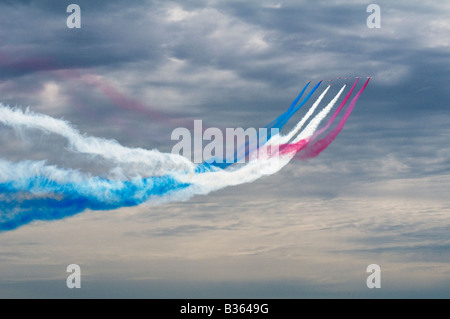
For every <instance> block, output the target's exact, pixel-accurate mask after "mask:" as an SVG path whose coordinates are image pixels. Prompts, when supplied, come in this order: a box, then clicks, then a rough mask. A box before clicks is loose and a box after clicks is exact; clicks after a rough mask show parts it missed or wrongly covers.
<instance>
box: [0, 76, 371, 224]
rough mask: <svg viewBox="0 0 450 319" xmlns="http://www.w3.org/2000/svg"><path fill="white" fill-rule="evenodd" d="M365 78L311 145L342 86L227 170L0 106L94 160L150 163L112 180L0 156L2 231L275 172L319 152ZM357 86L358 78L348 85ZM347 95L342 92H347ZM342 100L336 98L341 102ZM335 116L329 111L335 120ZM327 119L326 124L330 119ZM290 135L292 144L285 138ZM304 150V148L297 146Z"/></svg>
mask: <svg viewBox="0 0 450 319" xmlns="http://www.w3.org/2000/svg"><path fill="white" fill-rule="evenodd" d="M368 82H369V81H367V82H366V83H365V85H364V86H363V88H362V89H361V90H360V91H359V92H358V94H357V95H356V96H355V97H354V98H353V100H352V101H351V103H350V106H349V108H348V109H347V111H346V113H345V115H344V118H343V119H342V120H341V122H340V123H339V125H338V126H337V127H336V128H335V129H334V130H333V131H331V132H330V133H329V134H328V135H327V137H326V138H324V139H322V140H320V141H319V142H316V143H315V144H312V145H311V141H313V138H312V137H313V136H315V134H314V133H315V132H316V131H317V128H318V126H319V124H320V122H321V121H322V120H323V119H324V118H325V117H326V116H327V114H328V113H329V112H330V111H331V109H332V108H333V106H334V104H335V103H336V102H337V100H338V99H339V97H340V95H341V94H342V92H343V91H344V89H345V85H344V86H343V87H342V88H341V89H340V90H339V92H338V93H337V94H336V96H335V97H334V98H333V99H332V100H331V101H330V102H329V104H328V105H327V106H326V107H325V108H324V109H322V110H321V111H320V112H318V114H316V115H315V116H314V117H313V118H312V119H311V121H310V122H309V123H308V125H307V126H306V127H305V129H303V130H301V128H302V127H303V125H304V124H305V123H306V121H308V120H309V118H310V117H311V116H312V114H313V113H314V111H315V109H316V108H317V107H318V105H319V104H320V102H321V101H322V100H323V98H324V96H325V95H326V93H327V92H328V90H329V86H328V87H327V88H326V89H325V90H324V92H322V94H321V95H320V96H319V98H318V99H317V100H316V102H315V103H314V104H313V106H312V107H311V109H310V110H309V111H308V112H307V114H306V115H305V116H304V117H303V118H302V119H301V120H300V121H299V122H298V123H297V125H295V127H294V128H293V129H292V130H291V131H290V132H289V133H288V134H286V135H281V134H277V135H274V136H271V139H270V140H269V142H268V143H266V145H263V146H262V147H260V148H261V149H260V150H257V151H258V152H259V151H261V154H263V155H262V156H256V157H254V156H249V162H248V163H246V164H245V165H241V166H239V167H237V166H229V167H227V168H225V169H223V168H219V167H215V166H213V165H208V164H200V165H195V164H194V163H191V162H190V161H188V160H187V159H185V158H184V157H182V156H180V155H174V154H166V153H161V152H159V151H157V150H146V149H140V148H127V147H125V146H122V145H120V144H119V143H118V142H117V141H114V140H106V139H101V138H96V137H87V136H85V135H82V134H80V133H79V132H78V131H77V130H75V129H74V128H72V127H71V126H70V124H69V123H68V122H65V121H62V120H57V119H54V118H51V117H49V116H46V115H41V114H36V113H33V112H30V111H29V110H26V111H25V112H23V111H21V110H19V109H11V108H9V107H6V106H3V105H0V123H3V124H5V125H8V126H10V127H12V128H14V129H18V128H28V129H38V130H42V131H45V132H51V133H53V134H58V135H60V136H62V137H64V138H66V139H67V141H68V143H69V150H70V151H72V152H74V153H75V152H76V153H83V154H86V155H88V156H98V157H100V160H103V161H111V162H113V163H115V164H116V165H117V166H118V167H122V166H121V165H125V166H126V164H127V163H129V162H135V163H140V164H142V165H143V166H144V167H146V168H148V169H149V173H148V175H144V176H143V175H141V174H139V173H138V172H137V171H133V170H132V171H131V172H130V174H133V176H132V177H131V178H124V179H118V178H108V177H99V176H92V175H91V174H87V173H82V172H79V171H76V170H71V169H65V168H59V167H56V166H51V165H46V164H45V162H33V161H22V162H18V163H11V162H8V161H4V160H1V159H0V232H1V231H7V230H12V229H15V228H18V227H20V226H23V225H26V224H28V223H30V222H33V221H35V220H56V219H61V218H65V217H68V216H72V215H75V214H77V213H80V212H82V211H84V210H86V209H90V210H111V209H116V208H120V207H130V206H136V205H140V204H143V203H149V204H159V203H163V202H168V201H174V200H187V199H189V198H190V197H192V196H194V195H201V194H203V195H204V194H208V193H210V192H212V191H216V190H218V189H221V188H224V187H228V186H233V185H239V184H243V183H251V182H253V181H255V180H257V179H259V178H261V177H263V176H268V175H272V174H275V173H276V172H278V171H279V170H280V169H282V168H283V167H284V166H285V165H287V164H288V163H289V162H290V160H291V159H292V158H293V157H294V156H296V154H302V157H301V158H311V157H314V156H316V155H318V154H319V153H320V152H321V151H323V150H324V149H325V148H326V147H327V146H328V145H329V144H330V143H331V142H332V141H333V140H334V138H335V137H336V136H337V134H338V133H339V132H340V130H341V129H342V127H343V126H344V124H345V121H346V120H347V119H348V117H349V115H350V113H351V111H352V109H353V108H354V106H355V103H356V101H357V99H358V98H359V96H360V95H361V93H362V92H363V91H364V89H365V87H366V86H367V84H368ZM355 85H356V83H355V84H354V85H353V87H352V88H354V87H355ZM306 87H307V86H305V88H304V90H305V89H306ZM316 88H317V86H316ZM304 90H303V91H304ZM311 94H312V93H311V92H310V95H311ZM310 95H309V96H310ZM300 96H301V94H300V95H299V97H298V99H296V101H294V102H295V104H293V105H291V107H290V108H289V110H288V111H287V112H285V113H284V114H283V115H282V116H280V117H279V118H278V119H282V120H280V121H279V122H277V123H276V124H275V125H278V124H279V123H282V122H283V121H284V120H286V121H287V120H288V117H289V118H290V117H291V116H292V115H293V113H295V111H296V109H297V110H298V108H299V107H300V106H301V105H302V104H300V105H297V106H295V105H296V104H297V102H298V101H299V99H300ZM349 96H350V95H349V94H347V96H346V98H347V99H348V97H349ZM303 102H305V101H303ZM303 102H302V103H303ZM342 106H343V105H342V104H341V106H340V108H342ZM335 114H337V113H336V112H335ZM334 119H335V117H333V121H334ZM328 123H329V124H330V125H331V123H332V121H331V122H330V121H329V122H328ZM283 125H284V124H283ZM328 126H329V125H328ZM292 138H293V141H292V143H290V144H287V143H288V141H289V140H291V139H292ZM274 145H275V146H278V148H279V150H280V151H279V152H278V153H276V154H273V153H270V151H268V149H270V148H271V147H272V146H274ZM303 151H307V152H305V153H302V152H303ZM299 152H300V153H299Z"/></svg>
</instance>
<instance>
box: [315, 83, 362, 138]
mask: <svg viewBox="0 0 450 319" xmlns="http://www.w3.org/2000/svg"><path fill="white" fill-rule="evenodd" d="M358 81H359V77H358V78H356V81H355V83H353V85H352V87H351V88H350V91H348V93H347V95H346V96H345V98H344V99H343V100H342V102H341V104H340V105H339V107H338V108H337V109H336V111H335V112H334V114H333V115H332V116H331V117H330V119H329V120H328V122H327V124H326V125H325V126H324V127H323V128H321V129H320V130H318V131H317V132H316V133H314V136H313V137H311V140H314V139H315V138H316V137H317V136H319V135H320V134H322V133H323V132H325V131H326V130H327V129H328V128H329V127H330V126H331V124H332V123H333V122H334V120H335V119H336V117H337V116H338V115H339V113H340V112H341V110H342V108H343V107H344V105H345V104H346V103H347V101H348V99H349V98H350V96H351V95H352V93H353V90H354V89H355V86H356V84H357V83H358Z"/></svg>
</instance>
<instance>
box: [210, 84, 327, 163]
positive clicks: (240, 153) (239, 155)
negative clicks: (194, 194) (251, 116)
mask: <svg viewBox="0 0 450 319" xmlns="http://www.w3.org/2000/svg"><path fill="white" fill-rule="evenodd" d="M310 83H311V82H308V83H307V84H306V85H305V87H304V88H303V89H302V91H301V92H300V94H299V95H298V96H297V97H296V99H295V100H294V101H293V102H292V103H291V105H290V106H289V109H288V110H287V111H286V112H284V113H283V114H281V115H280V116H279V117H277V118H276V119H275V120H273V121H272V122H270V123H269V124H267V125H266V126H264V128H265V129H266V130H264V131H263V132H265V133H263V134H265V135H264V136H261V135H260V132H259V131H258V132H257V134H256V136H254V137H250V140H252V139H253V141H254V139H256V141H257V142H256V143H252V142H251V141H248V142H247V143H245V144H244V145H241V146H240V147H238V149H237V151H236V152H234V154H233V158H231V159H229V158H227V159H226V160H224V161H220V162H218V161H217V160H214V161H212V162H211V163H210V165H212V166H215V167H220V168H222V169H223V168H227V167H228V166H230V165H232V164H233V163H237V162H238V161H240V160H241V159H244V158H247V157H248V156H249V154H250V153H253V152H255V151H256V149H257V148H258V147H261V146H262V145H264V144H265V143H264V141H269V140H270V139H271V138H272V129H276V131H280V130H282V129H283V127H284V125H286V123H287V122H288V121H289V119H290V118H291V117H292V116H293V115H294V114H295V113H296V112H297V111H298V110H299V109H300V108H301V107H302V106H303V105H304V104H305V103H306V102H307V101H308V100H309V99H310V98H311V96H312V95H313V94H314V92H315V91H316V90H317V88H318V87H319V86H320V84H321V83H322V81H319V83H317V84H316V86H315V87H314V88H313V89H312V90H311V91H310V92H309V93H308V95H307V96H306V97H305V99H304V100H303V101H302V102H300V104H298V105H297V103H298V102H299V100H300V99H301V97H302V95H303V93H305V90H306V88H307V87H308V86H309V84H310ZM258 142H259V143H260V144H261V145H258V146H256V148H255V147H253V148H252V147H249V145H255V144H256V145H257V144H258Z"/></svg>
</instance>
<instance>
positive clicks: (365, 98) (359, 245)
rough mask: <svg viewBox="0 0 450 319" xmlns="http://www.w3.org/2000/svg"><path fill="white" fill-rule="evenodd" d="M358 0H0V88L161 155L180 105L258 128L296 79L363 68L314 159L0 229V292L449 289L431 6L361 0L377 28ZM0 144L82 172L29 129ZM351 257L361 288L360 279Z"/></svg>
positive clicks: (441, 84) (82, 162)
mask: <svg viewBox="0 0 450 319" xmlns="http://www.w3.org/2000/svg"><path fill="white" fill-rule="evenodd" d="M70 3H76V4H78V5H79V6H80V7H81V28H80V29H69V28H67V26H66V19H67V17H68V15H69V13H66V8H67V6H68V5H69V4H70ZM134 3H135V4H134ZM370 3H372V2H371V1H361V0H359V1H358V0H339V1H320V0H319V1H306V0H303V1H301V0H296V1H283V0H281V1H269V0H267V1H213V0H211V1H206V0H205V1H201V0H198V1H195V0H192V1H189V0H188V1H182V2H181V1H180V2H175V1H135V2H130V1H123V0H117V1H81V0H79V1H65V0H64V1H60V0H58V1H56V0H53V1H35V0H28V1H25V0H24V1H12V0H11V1H5V0H3V1H0V39H1V41H0V102H1V103H3V104H5V105H11V106H21V107H28V106H29V107H30V108H31V109H32V110H33V111H35V112H40V113H44V114H48V115H50V116H53V117H57V118H64V119H65V120H68V121H70V122H71V123H72V124H73V125H74V126H75V127H76V128H77V129H79V130H80V131H81V132H84V133H86V134H88V135H93V136H99V137H104V138H108V139H116V140H117V141H119V142H120V143H121V144H123V145H126V146H128V147H142V148H146V149H153V148H157V149H159V150H160V151H163V152H170V150H171V148H172V147H173V145H174V144H175V142H174V141H171V139H170V135H171V132H172V130H173V129H175V128H176V127H180V126H181V127H187V128H190V127H191V126H192V124H193V120H194V119H201V120H203V123H204V125H205V126H210V127H220V128H225V127H244V128H247V127H263V126H264V125H265V124H267V123H268V122H270V121H271V120H272V119H274V118H276V117H277V116H278V115H280V114H281V113H282V112H284V111H285V110H286V109H287V107H288V106H289V105H290V103H291V102H292V100H293V99H294V98H295V97H296V95H297V94H298V92H299V91H300V89H301V88H302V87H303V86H304V85H305V84H306V83H307V82H308V81H313V82H317V81H320V80H324V81H325V82H328V81H329V80H330V79H334V81H335V82H337V81H338V80H337V79H336V78H337V77H351V78H352V79H353V78H354V77H356V76H361V77H364V78H365V77H367V76H372V77H373V78H372V80H371V82H370V84H369V86H368V87H367V89H366V91H365V92H364V93H363V95H362V96H361V98H360V99H359V100H358V103H357V105H356V108H355V110H354V112H353V113H352V115H351V117H350V119H349V121H347V124H346V126H345V128H344V130H343V131H342V132H341V133H340V135H339V136H338V138H337V139H336V140H335V141H334V143H333V144H332V145H331V146H330V147H329V148H328V149H327V150H326V151H325V152H324V153H322V154H321V155H320V156H319V157H317V158H315V159H312V160H309V161H299V160H293V161H292V162H291V163H289V165H288V166H286V167H285V168H284V169H283V170H282V171H280V172H279V173H277V174H275V175H272V176H269V177H265V178H262V179H260V180H258V181H256V182H254V183H249V184H243V185H240V186H236V187H230V188H226V189H223V190H220V191H217V192H215V193H212V194H209V195H207V196H196V197H194V198H192V199H190V200H189V201H185V202H173V203H170V204H164V205H159V206H148V205H143V206H139V207H134V208H123V209H118V210H114V211H86V212H84V213H81V214H78V215H76V216H74V217H71V218H66V219H63V220H58V221H53V222H35V223H32V224H29V225H26V226H23V227H21V228H19V229H16V230H13V231H9V232H3V233H0V243H1V245H0V297H2V298H10V297H45V298H55V297H67V298H70V297H86V298H91V297H92V298H94V297H106V298H109V297H111V298H115V297H125V298H126V297H138V298H139V297H150V298H198V297H208V298H216V297H222V298H223V297H225V298H227V297H235V298H248V297H266V298H308V297H319V298H329V297H330V298H334V297H342V298H361V297H369V298H372V297H374V298H378V297H387V298H400V297H402V298H405V297H406V298H417V297H437V298H448V297H450V288H449V287H450V264H449V262H450V254H449V250H450V236H449V233H450V218H449V217H450V199H449V197H448V190H449V186H450V176H449V172H450V160H449V157H450V144H449V138H450V127H449V126H448V123H449V122H450V114H449V107H450V105H449V98H450V91H449V90H448V89H447V85H448V83H449V80H450V54H449V53H450V37H449V34H450V22H449V21H448V17H449V15H450V3H448V2H445V1H419V0H408V1H406V0H398V1H377V2H376V3H377V4H378V5H379V6H380V9H381V28H379V29H370V28H368V27H367V25H366V20H367V17H368V16H369V13H367V12H366V8H367V6H368V5H369V4H370ZM338 83H339V82H338ZM337 90H338V86H336V87H334V86H333V87H332V88H331V89H330V91H333V92H334V94H335V93H337ZM309 105H311V103H310V104H309ZM305 112H306V109H305V110H301V112H299V113H301V114H304V113H305ZM301 114H298V115H296V118H297V120H298V118H299V116H301ZM294 124H295V120H293V121H291V122H289V123H288V125H287V129H288V128H289V127H292V126H293V125H294ZM0 142H1V145H2V147H1V148H0V156H1V158H2V159H5V160H9V161H14V162H17V161H21V160H24V159H27V160H46V161H47V162H48V163H50V164H56V165H67V164H70V165H71V167H74V168H78V169H80V170H83V171H88V172H92V173H94V172H96V171H99V170H101V169H102V167H99V166H101V165H100V164H98V165H97V164H96V163H92V162H89V161H87V160H86V159H85V158H83V157H82V156H78V155H74V154H72V153H70V152H68V151H67V150H65V142H64V141H63V140H62V139H61V140H60V139H59V138H57V137H54V136H51V135H48V134H44V133H39V132H34V134H27V133H26V132H24V134H21V133H20V132H17V131H14V130H12V129H11V128H8V127H4V126H0ZM74 263H75V264H78V265H80V267H81V270H82V288H81V289H72V290H71V289H68V288H67V287H66V278H67V275H68V273H66V267H67V265H69V264H74ZM369 264H378V265H380V267H381V273H382V284H381V289H368V288H367V286H366V278H367V276H368V273H366V267H367V266H368V265H369Z"/></svg>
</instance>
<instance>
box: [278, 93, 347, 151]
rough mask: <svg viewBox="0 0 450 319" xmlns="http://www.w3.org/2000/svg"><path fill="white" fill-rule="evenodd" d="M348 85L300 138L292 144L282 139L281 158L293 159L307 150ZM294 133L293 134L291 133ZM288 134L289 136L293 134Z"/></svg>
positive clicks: (307, 127)
mask: <svg viewBox="0 0 450 319" xmlns="http://www.w3.org/2000/svg"><path fill="white" fill-rule="evenodd" d="M346 86H347V85H346V84H345V85H343V86H342V88H341V89H340V90H339V92H338V93H337V94H336V96H335V97H334V98H333V99H332V100H331V101H330V103H328V105H327V106H326V107H324V108H323V109H322V110H321V111H320V112H319V113H318V114H317V115H316V116H315V117H314V118H313V119H312V120H311V122H309V124H308V125H307V126H306V128H305V129H304V130H303V131H302V132H300V134H298V136H297V137H296V138H295V139H294V140H293V142H292V143H290V144H283V143H285V142H287V141H286V139H281V140H279V141H276V142H279V144H280V145H279V154H280V156H288V157H289V158H292V157H293V156H294V155H295V154H296V153H297V152H299V151H300V150H301V149H303V148H305V147H306V146H307V145H308V144H309V143H310V139H311V136H312V135H313V134H314V132H315V131H316V130H317V127H318V126H319V124H320V122H321V121H322V120H323V119H324V118H325V117H326V116H327V115H328V113H329V112H330V111H331V109H332V108H333V106H334V105H335V104H336V102H337V100H338V99H339V97H340V96H341V94H342V92H343V91H344V89H345V87H346ZM291 133H292V132H291ZM291 133H290V134H288V135H289V136H290V135H292V134H291Z"/></svg>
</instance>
